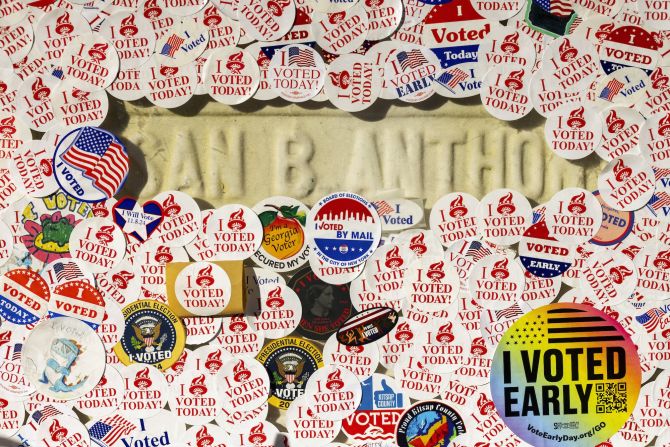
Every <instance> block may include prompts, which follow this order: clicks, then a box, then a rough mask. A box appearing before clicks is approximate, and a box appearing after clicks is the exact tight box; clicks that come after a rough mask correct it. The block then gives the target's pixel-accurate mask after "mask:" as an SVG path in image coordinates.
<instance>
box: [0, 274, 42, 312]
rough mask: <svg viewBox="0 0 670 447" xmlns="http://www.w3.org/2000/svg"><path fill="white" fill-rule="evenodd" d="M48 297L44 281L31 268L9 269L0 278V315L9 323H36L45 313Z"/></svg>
mask: <svg viewBox="0 0 670 447" xmlns="http://www.w3.org/2000/svg"><path fill="white" fill-rule="evenodd" d="M49 298H50V291H49V286H48V285H47V283H46V281H44V279H42V277H41V276H40V275H38V274H37V273H35V272H34V271H32V270H29V269H24V268H20V269H14V270H9V271H8V272H5V274H4V275H3V276H2V278H0V315H1V316H2V317H3V318H4V319H6V320H7V321H9V322H10V323H14V324H20V325H26V324H33V323H36V322H37V321H39V319H40V318H41V317H42V316H43V315H44V314H46V312H47V306H48V304H49Z"/></svg>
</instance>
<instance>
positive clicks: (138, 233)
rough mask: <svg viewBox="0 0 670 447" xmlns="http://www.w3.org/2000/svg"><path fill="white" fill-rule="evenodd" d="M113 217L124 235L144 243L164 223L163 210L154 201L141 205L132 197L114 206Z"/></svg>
mask: <svg viewBox="0 0 670 447" xmlns="http://www.w3.org/2000/svg"><path fill="white" fill-rule="evenodd" d="M112 215H113V217H114V222H115V223H116V224H117V225H118V226H119V227H121V229H122V230H123V232H124V233H126V234H129V235H131V236H133V237H134V238H135V239H137V240H138V241H140V242H144V241H145V240H147V239H148V238H149V236H151V234H152V233H153V232H154V231H155V230H156V229H157V228H158V226H159V225H160V224H161V222H162V221H163V208H162V207H161V205H160V203H158V202H156V201H154V200H149V201H147V202H144V203H143V204H141V205H140V204H139V203H138V202H137V200H135V199H133V198H132V197H124V198H123V199H121V200H119V201H118V202H117V203H116V205H114V208H113V209H112Z"/></svg>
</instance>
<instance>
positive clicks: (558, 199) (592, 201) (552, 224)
mask: <svg viewBox="0 0 670 447" xmlns="http://www.w3.org/2000/svg"><path fill="white" fill-rule="evenodd" d="M544 216H545V222H546V224H547V228H548V229H549V234H550V235H551V236H553V237H555V238H556V239H558V240H559V241H561V242H564V243H567V244H581V243H583V242H587V241H589V240H591V239H592V238H593V236H595V235H596V233H597V232H598V230H599V229H600V227H601V225H602V222H603V212H602V207H601V205H600V202H599V201H598V199H597V198H596V197H595V196H594V195H593V194H592V193H591V192H590V191H586V190H585V189H581V188H566V189H563V190H561V191H559V192H557V193H556V194H555V195H554V197H552V198H551V200H550V201H549V202H548V203H547V205H546V210H545V213H544Z"/></svg>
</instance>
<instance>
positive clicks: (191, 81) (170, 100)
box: [139, 55, 198, 109]
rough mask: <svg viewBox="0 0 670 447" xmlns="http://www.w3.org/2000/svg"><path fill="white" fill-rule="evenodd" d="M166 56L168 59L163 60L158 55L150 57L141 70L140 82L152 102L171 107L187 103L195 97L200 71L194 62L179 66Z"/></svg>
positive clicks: (167, 107)
mask: <svg viewBox="0 0 670 447" xmlns="http://www.w3.org/2000/svg"><path fill="white" fill-rule="evenodd" d="M164 58H165V59H167V60H165V61H161V60H160V58H159V57H158V56H157V55H153V56H151V57H150V58H149V60H148V61H147V62H146V63H145V64H144V65H143V66H142V70H140V74H139V84H140V88H141V89H142V92H143V93H144V95H145V96H146V98H147V99H148V100H149V101H151V103H152V104H154V105H156V106H158V107H164V108H166V109H171V108H174V107H179V106H181V105H184V104H186V103H187V102H188V100H189V99H191V97H193V95H194V94H195V89H196V87H197V85H198V73H197V71H196V69H195V65H193V64H190V63H188V62H187V63H185V65H182V66H178V65H176V64H173V63H172V61H171V60H170V59H169V58H166V57H164Z"/></svg>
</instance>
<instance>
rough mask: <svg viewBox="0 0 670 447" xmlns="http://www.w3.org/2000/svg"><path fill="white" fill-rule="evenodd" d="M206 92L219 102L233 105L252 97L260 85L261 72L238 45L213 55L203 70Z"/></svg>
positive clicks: (250, 57)
mask: <svg viewBox="0 0 670 447" xmlns="http://www.w3.org/2000/svg"><path fill="white" fill-rule="evenodd" d="M203 76H204V83H205V86H206V88H207V93H209V95H210V96H211V97H212V98H214V99H215V100H216V101H218V102H220V103H223V104H228V105H234V104H240V103H242V102H244V101H246V100H247V99H249V98H251V97H252V96H253V94H254V93H256V90H257V89H258V85H259V83H260V69H259V68H258V64H257V63H256V60H255V59H254V58H253V56H252V55H251V54H250V53H248V52H247V51H246V50H243V49H241V48H237V47H235V46H228V47H224V48H219V49H217V50H215V51H213V52H212V54H210V56H209V58H208V59H207V63H206V64H205V68H204V74H203Z"/></svg>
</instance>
